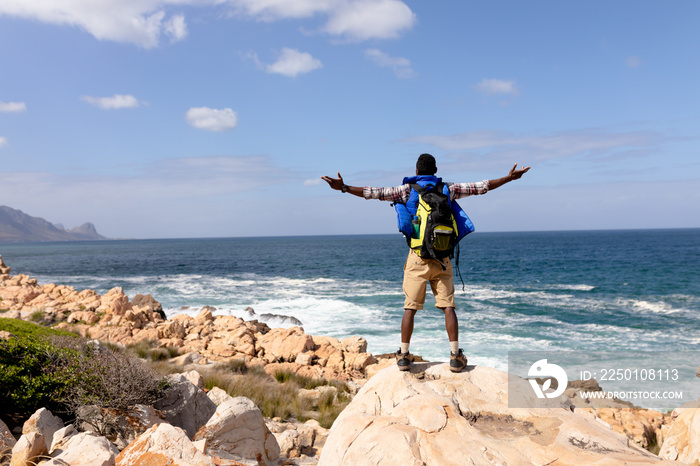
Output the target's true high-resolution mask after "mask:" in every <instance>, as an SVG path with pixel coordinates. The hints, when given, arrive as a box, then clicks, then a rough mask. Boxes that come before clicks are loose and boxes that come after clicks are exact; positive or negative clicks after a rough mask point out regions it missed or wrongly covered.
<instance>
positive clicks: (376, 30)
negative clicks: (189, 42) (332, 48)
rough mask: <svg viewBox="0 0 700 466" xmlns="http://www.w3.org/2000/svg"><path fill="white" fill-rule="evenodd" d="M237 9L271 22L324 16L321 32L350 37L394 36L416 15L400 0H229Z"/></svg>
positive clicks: (356, 38)
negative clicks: (326, 19) (325, 17)
mask: <svg viewBox="0 0 700 466" xmlns="http://www.w3.org/2000/svg"><path fill="white" fill-rule="evenodd" d="M228 3H229V4H230V5H231V6H233V7H234V8H235V9H236V10H237V11H238V12H241V13H244V14H247V15H249V16H252V17H255V18H258V19H261V20H263V21H273V20H278V19H285V18H297V19H299V18H310V17H313V16H316V15H326V16H328V21H327V22H326V24H325V25H324V26H323V27H322V31H323V32H326V33H328V34H331V35H334V36H343V37H347V38H350V39H353V40H367V39H390V38H395V37H398V36H399V34H400V33H401V32H403V31H404V30H407V29H410V28H411V27H413V24H414V23H415V19H416V15H415V14H414V13H413V12H412V11H411V9H410V8H409V7H408V6H407V5H406V4H405V3H404V2H402V1H400V0H294V1H292V0H229V2H228Z"/></svg>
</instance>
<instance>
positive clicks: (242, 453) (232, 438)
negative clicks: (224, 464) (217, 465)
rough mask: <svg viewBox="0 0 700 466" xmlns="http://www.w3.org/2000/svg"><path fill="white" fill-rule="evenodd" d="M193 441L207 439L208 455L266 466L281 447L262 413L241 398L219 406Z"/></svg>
mask: <svg viewBox="0 0 700 466" xmlns="http://www.w3.org/2000/svg"><path fill="white" fill-rule="evenodd" d="M195 440H206V444H207V451H208V452H209V453H211V454H214V455H216V456H220V457H222V458H229V459H232V460H236V461H241V462H245V461H250V460H253V461H257V463H258V464H260V465H263V466H267V465H271V464H273V462H274V461H276V460H277V459H278V458H279V456H280V447H279V445H278V443H277V440H276V439H275V436H274V435H272V433H271V432H270V430H269V429H268V428H267V426H266V425H265V419H264V418H263V416H262V413H261V412H260V410H259V409H258V407H257V406H255V403H253V402H252V401H251V400H249V399H248V398H245V397H242V396H239V397H236V398H231V399H230V400H228V401H224V402H223V403H222V404H220V405H219V407H218V408H217V409H216V412H215V413H214V415H213V416H212V417H211V419H210V420H209V422H207V424H206V425H205V426H204V427H202V428H201V429H200V430H199V432H197V435H196V436H195Z"/></svg>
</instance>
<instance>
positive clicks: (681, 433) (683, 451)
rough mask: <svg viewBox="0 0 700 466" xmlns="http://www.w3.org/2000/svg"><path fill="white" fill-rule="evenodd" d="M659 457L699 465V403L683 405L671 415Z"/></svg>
mask: <svg viewBox="0 0 700 466" xmlns="http://www.w3.org/2000/svg"><path fill="white" fill-rule="evenodd" d="M673 415H674V417H675V419H674V421H673V423H672V424H671V427H670V428H669V429H668V432H666V436H665V438H664V442H663V444H662V445H661V450H660V451H659V456H660V457H661V458H665V459H668V460H677V461H683V462H685V463H692V464H698V463H700V401H695V402H691V403H688V404H686V405H684V406H683V407H681V408H679V409H677V410H676V411H674V413H673Z"/></svg>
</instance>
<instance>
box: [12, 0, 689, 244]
mask: <svg viewBox="0 0 700 466" xmlns="http://www.w3.org/2000/svg"><path fill="white" fill-rule="evenodd" d="M52 4H53V5H52ZM0 67H1V71H0V186H1V187H2V190H1V191H0V192H1V194H0V205H8V206H10V207H13V208H16V209H21V210H23V211H24V212H26V213H28V214H30V215H33V216H38V217H43V218H45V219H47V220H49V221H52V222H55V223H62V224H64V225H65V226H66V227H67V228H72V227H75V226H78V225H80V224H82V223H84V222H88V221H90V222H93V223H94V224H95V225H96V227H97V229H98V231H99V232H100V233H102V234H103V235H105V236H108V237H112V238H169V237H222V236H258V235H261V236H269V235H274V236H276V235H286V234H289V235H308V234H345V233H348V234H357V233H392V232H395V231H396V226H395V218H394V214H393V209H392V208H391V207H390V206H389V204H388V203H383V202H378V201H364V200H362V199H358V198H355V197H352V196H349V195H343V194H340V193H338V192H336V191H331V190H330V189H329V188H328V186H327V185H326V184H325V183H323V182H322V181H321V180H320V176H321V175H335V173H336V172H338V171H340V173H341V174H342V175H343V177H344V178H345V181H346V182H347V183H348V184H350V185H355V186H364V185H372V186H395V185H398V184H400V183H401V180H402V178H403V177H404V176H406V175H410V174H412V173H413V171H414V170H415V160H416V158H417V156H418V155H419V154H420V153H422V152H430V153H432V154H433V155H435V157H436V158H437V161H438V168H439V170H438V175H440V176H442V177H444V179H445V180H447V181H479V180H482V179H492V178H498V177H501V176H503V175H505V174H506V173H507V172H508V170H509V168H510V167H512V166H513V164H515V163H517V164H519V165H530V166H532V170H531V171H530V172H529V173H527V174H526V175H525V176H524V177H523V178H522V179H521V180H520V181H516V182H513V183H511V184H508V185H506V186H504V187H502V188H499V189H498V190H495V191H492V192H490V193H488V194H486V195H485V196H475V197H470V198H467V199H463V200H462V201H461V202H460V204H461V205H462V206H463V207H464V209H465V210H466V211H467V212H468V213H469V214H470V216H471V217H472V220H473V221H474V223H475V225H476V227H477V231H526V230H571V229H617V228H667V227H672V228H677V227H700V189H699V188H700V183H699V182H700V158H699V157H698V152H699V150H698V149H699V147H700V141H699V139H698V138H699V136H700V131H698V130H699V129H700V111H699V110H698V104H699V103H700V99H699V97H700V91H699V90H698V89H699V86H698V83H700V3H699V2H697V1H694V0H692V1H691V0H681V1H676V2H672V3H666V2H657V1H638V0H635V1H621V0H615V1H609V0H608V1H589V2H562V1H531V2H524V1H489V2H483V1H445V0H433V1H425V0H422V1H407V0H405V1H399V0H210V1H207V0H134V1H124V0H74V1H71V2H40V1H37V0H1V1H0Z"/></svg>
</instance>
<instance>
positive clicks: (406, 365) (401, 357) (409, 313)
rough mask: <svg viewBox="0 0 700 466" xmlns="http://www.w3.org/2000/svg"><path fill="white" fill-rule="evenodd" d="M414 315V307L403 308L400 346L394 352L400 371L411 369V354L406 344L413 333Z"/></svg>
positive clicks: (409, 341)
mask: <svg viewBox="0 0 700 466" xmlns="http://www.w3.org/2000/svg"><path fill="white" fill-rule="evenodd" d="M415 315H416V311H415V309H404V313H403V319H402V320H401V348H399V351H398V352H397V353H396V365H397V366H399V370H400V371H407V370H410V369H411V356H410V355H409V353H408V346H409V344H410V343H411V335H413V318H414V317H415Z"/></svg>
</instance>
